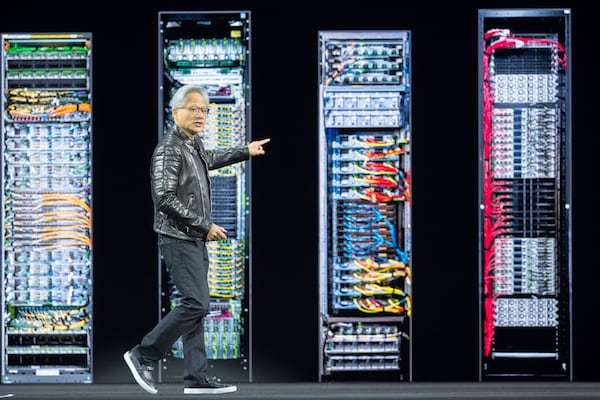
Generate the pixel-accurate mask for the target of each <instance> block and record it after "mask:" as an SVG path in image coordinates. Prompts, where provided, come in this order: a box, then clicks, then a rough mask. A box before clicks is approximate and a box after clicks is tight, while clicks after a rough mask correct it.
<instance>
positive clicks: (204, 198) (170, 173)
mask: <svg viewBox="0 0 600 400" xmlns="http://www.w3.org/2000/svg"><path fill="white" fill-rule="evenodd" d="M249 158H250V153H249V151H248V146H240V147H232V148H227V149H218V150H206V149H205V148H204V145H203V144H202V141H201V140H200V138H198V137H196V138H195V139H194V140H192V139H190V138H188V137H187V136H186V134H185V133H184V132H183V131H182V130H181V129H179V128H178V127H177V126H174V127H173V128H172V129H171V130H170V131H169V132H168V133H167V134H165V135H164V136H163V137H162V139H161V141H160V142H159V143H158V145H157V146H156V148H155V149H154V153H153V154H152V161H151V165H150V178H151V186H152V201H153V202H154V231H155V232H157V233H160V234H163V235H167V236H171V237H175V238H178V239H184V240H195V239H202V240H205V239H206V235H207V234H208V231H209V229H210V226H211V224H212V222H211V215H210V213H211V193H210V179H209V176H208V171H209V170H212V169H217V168H221V167H224V166H226V165H231V164H234V163H237V162H241V161H245V160H248V159H249Z"/></svg>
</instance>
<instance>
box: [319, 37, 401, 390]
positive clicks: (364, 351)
mask: <svg viewBox="0 0 600 400" xmlns="http://www.w3.org/2000/svg"><path fill="white" fill-rule="evenodd" d="M319 50H320V58H319V63H320V65H319V72H320V76H319V95H320V98H319V113H320V114H319V147H320V165H321V170H320V202H319V204H320V230H319V231H320V251H319V271H320V277H319V296H320V299H319V307H320V313H321V315H320V326H319V329H320V341H319V378H320V379H324V378H331V379H334V378H335V377H341V376H351V375H352V374H362V376H364V375H365V374H369V373H372V374H374V375H375V376H380V377H383V376H386V377H390V376H392V377H394V378H395V379H398V380H409V379H410V366H409V364H410V363H409V360H410V354H409V351H410V346H409V344H408V343H409V342H408V339H409V337H410V316H411V265H410V258H411V257H410V228H411V221H410V218H411V212H410V194H411V191H410V170H411V168H410V167H411V164H410V68H409V61H410V38H409V32H407V31H347V32H344V31H336V32H329V31H322V32H319Z"/></svg>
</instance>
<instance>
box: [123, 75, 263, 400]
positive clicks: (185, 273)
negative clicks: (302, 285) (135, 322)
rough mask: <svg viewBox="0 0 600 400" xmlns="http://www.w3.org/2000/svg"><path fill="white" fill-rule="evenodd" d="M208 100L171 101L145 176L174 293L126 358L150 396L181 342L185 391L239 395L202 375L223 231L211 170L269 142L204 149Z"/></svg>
mask: <svg viewBox="0 0 600 400" xmlns="http://www.w3.org/2000/svg"><path fill="white" fill-rule="evenodd" d="M209 103H210V102H209V96H208V94H207V92H206V90H205V89H204V87H202V86H194V85H184V86H182V87H180V88H179V89H178V90H177V91H176V92H175V93H174V95H173V97H172V98H171V102H170V106H171V109H172V111H171V112H172V115H173V121H174V122H175V124H174V126H173V128H172V129H171V130H170V131H169V132H168V133H166V134H165V135H164V136H163V138H162V139H161V140H160V142H159V143H158V144H157V145H156V147H155V149H154V152H153V154H152V160H151V168H150V177H151V189H152V200H153V203H154V225H153V226H154V231H155V232H157V234H158V247H159V250H160V253H161V255H162V257H163V259H164V261H165V263H166V265H167V267H168V268H169V270H170V272H171V274H172V279H173V283H174V285H175V287H176V288H177V291H178V292H179V294H180V295H181V299H180V302H179V304H177V305H176V306H175V307H174V308H173V309H172V310H171V311H170V312H169V313H168V314H167V315H166V316H165V318H163V319H162V320H161V321H159V322H158V324H157V325H156V326H155V327H154V328H153V329H152V330H151V331H150V332H148V333H147V334H146V335H145V336H144V337H143V338H142V341H141V342H140V343H139V344H138V345H136V346H134V347H133V348H132V349H131V350H129V351H127V352H126V353H125V354H124V355H123V358H124V359H125V362H126V363H127V366H128V367H129V369H130V370H131V373H132V374H133V377H134V378H135V380H136V382H137V383H138V384H139V385H140V386H141V387H142V388H143V389H144V390H146V391H147V392H148V393H152V394H156V393H158V389H157V388H156V386H155V383H154V378H153V369H154V365H155V363H156V362H157V361H158V360H160V359H161V358H162V357H163V355H164V354H165V353H166V352H167V351H168V350H170V349H171V346H172V345H173V343H174V342H175V341H176V340H177V339H178V338H179V337H181V338H182V342H183V354H184V356H183V357H184V358H183V363H184V377H183V378H184V393H185V394H218V393H230V392H234V391H236V390H237V388H236V386H233V385H228V384H223V383H220V382H219V381H218V380H217V379H216V378H215V377H208V376H207V375H206V369H207V357H206V349H205V345H204V319H205V316H206V315H207V314H208V313H209V311H210V294H209V288H208V276H207V274H208V253H207V249H206V241H212V240H222V239H226V238H227V231H226V230H225V229H224V228H223V227H222V226H219V225H216V224H214V223H213V222H211V193H210V179H209V174H208V171H209V170H212V169H217V168H221V167H224V166H227V165H231V164H234V163H237V162H242V161H246V160H248V159H249V158H250V157H251V156H256V155H263V154H265V150H264V148H263V145H264V144H266V143H268V142H269V141H270V139H263V140H257V141H252V142H250V143H249V144H248V145H247V146H240V147H231V148H227V149H218V150H206V149H205V148H204V145H203V143H202V140H201V138H200V137H199V136H198V134H199V133H200V132H202V130H203V129H204V125H205V122H206V116H207V114H208V105H209Z"/></svg>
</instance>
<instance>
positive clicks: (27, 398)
mask: <svg viewBox="0 0 600 400" xmlns="http://www.w3.org/2000/svg"><path fill="white" fill-rule="evenodd" d="M237 386H238V391H237V392H235V393H228V394H221V395H184V394H183V387H182V386H181V385H179V384H160V385H158V388H159V393H158V394H156V395H151V394H148V393H146V392H144V391H143V390H142V389H141V388H140V387H139V386H137V385H135V384H90V385H87V384H74V385H73V384H71V385H69V384H66V385H65V384H4V385H0V394H2V395H7V394H12V395H13V396H12V397H10V398H11V399H15V400H17V399H23V400H43V399H65V400H70V399H72V400H83V399H85V400H95V399H110V400H133V399H157V400H158V399H160V400H164V399H184V398H205V399H232V400H234V399H251V400H276V399H282V400H283V399H286V400H287V399H289V400H334V399H335V400H358V399H360V400H384V399H386V400H387V399H398V400H408V399H415V400H434V399H467V400H477V399H481V400H484V399H485V400H490V399H494V400H502V399H511V400H516V399H519V400H522V399H528V400H529V399H533V400H581V399H600V382H586V383H577V382H509V383H505V382H502V383H500V382H494V383H489V382H478V383H472V382H469V383H454V382H453V383H406V382H378V383H374V382H368V383H361V382H344V383H331V382H327V383H242V384H238V385H237Z"/></svg>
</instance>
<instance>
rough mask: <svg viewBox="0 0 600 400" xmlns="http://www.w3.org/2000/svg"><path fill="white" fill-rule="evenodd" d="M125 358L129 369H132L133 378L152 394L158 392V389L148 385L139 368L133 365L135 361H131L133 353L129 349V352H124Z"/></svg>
mask: <svg viewBox="0 0 600 400" xmlns="http://www.w3.org/2000/svg"><path fill="white" fill-rule="evenodd" d="M123 359H124V360H125V363H127V366H128V367H129V370H130V371H131V374H132V375H133V378H134V379H135V381H136V382H137V384H138V385H140V386H141V387H142V389H144V390H145V391H146V392H148V393H150V394H156V393H158V389H156V388H154V387H152V386H150V385H148V384H147V383H146V381H145V380H144V379H143V378H142V376H141V375H140V373H139V372H138V371H137V369H136V368H135V365H133V361H131V353H130V352H129V351H127V352H125V354H123Z"/></svg>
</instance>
